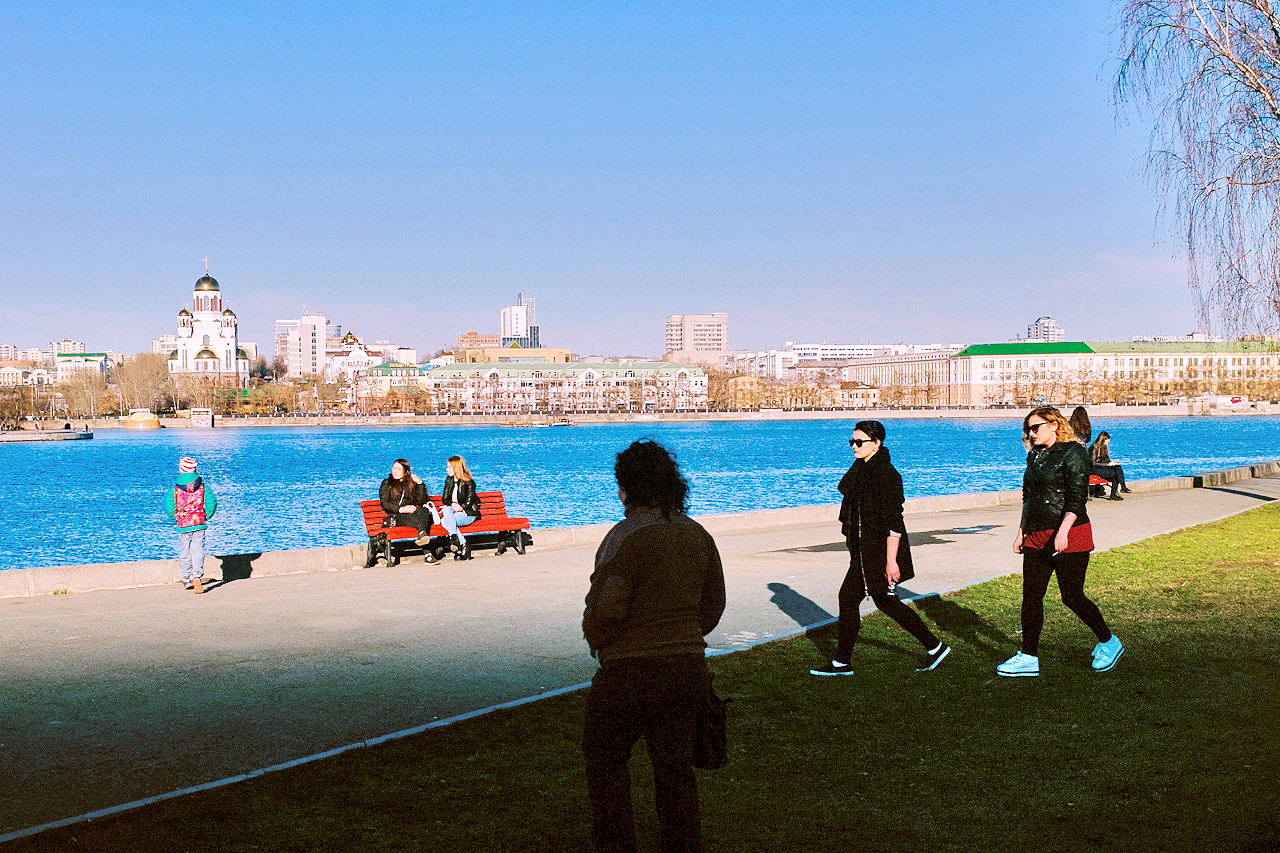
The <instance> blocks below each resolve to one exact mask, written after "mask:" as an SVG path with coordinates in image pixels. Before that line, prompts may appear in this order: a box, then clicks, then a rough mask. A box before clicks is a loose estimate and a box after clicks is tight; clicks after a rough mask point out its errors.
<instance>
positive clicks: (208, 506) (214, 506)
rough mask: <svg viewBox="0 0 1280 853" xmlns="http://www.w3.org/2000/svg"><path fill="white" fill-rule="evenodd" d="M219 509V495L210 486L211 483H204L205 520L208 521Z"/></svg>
mask: <svg viewBox="0 0 1280 853" xmlns="http://www.w3.org/2000/svg"><path fill="white" fill-rule="evenodd" d="M217 511H218V496H217V495H215V494H214V493H213V489H211V488H209V484H208V483H205V484H204V520H205V521H208V520H209V519H211V518H213V514H214V513H215V512H217Z"/></svg>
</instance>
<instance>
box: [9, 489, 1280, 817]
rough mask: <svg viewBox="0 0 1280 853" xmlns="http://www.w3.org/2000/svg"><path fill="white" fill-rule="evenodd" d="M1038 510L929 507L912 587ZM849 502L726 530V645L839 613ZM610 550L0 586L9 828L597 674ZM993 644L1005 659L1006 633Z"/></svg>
mask: <svg viewBox="0 0 1280 853" xmlns="http://www.w3.org/2000/svg"><path fill="white" fill-rule="evenodd" d="M1277 498H1280V479H1278V478H1266V479H1251V480H1243V481H1240V482H1238V483H1233V484H1231V485H1230V486H1224V487H1220V488H1210V489H1194V490H1182V491H1155V492H1135V493H1134V494H1131V495H1128V496H1127V500H1125V501H1123V502H1111V501H1105V500H1096V499H1095V500H1093V501H1091V502H1090V505H1089V512H1090V515H1091V517H1092V518H1093V519H1094V535H1095V540H1096V542H1097V545H1098V547H1099V548H1109V547H1114V546H1117V545H1121V544H1125V543H1128V542H1134V541H1137V540H1140V539H1145V538H1147V537H1150V536H1153V535H1156V534H1159V533H1164V532H1168V531H1171V530H1176V529H1179V528H1182V527H1186V526H1190V525H1194V524H1199V523H1202V522H1205V521H1210V520H1213V519H1217V518H1221V517H1224V516H1227V515H1230V514H1233V513H1235V512H1239V511H1242V510H1245V509H1248V508H1250V507H1253V506H1257V505H1258V504H1260V503H1263V502H1266V501H1270V500H1275V499H1277ZM1018 513H1019V508H1018V507H1008V506H1006V507H990V508H983V509H972V510H960V511H953V512H932V513H919V514H911V515H908V517H907V526H908V530H909V531H910V532H911V538H912V550H913V557H914V558H915V564H916V571H917V574H918V577H917V578H916V579H915V580H913V581H911V582H910V583H908V584H906V585H905V589H906V592H905V595H904V597H909V596H912V595H917V596H918V595H927V594H929V593H933V592H946V591H951V590H956V589H960V588H962V587H965V586H968V585H970V584H973V583H976V582H979V581H982V580H986V579H989V578H992V577H996V576H999V575H1004V574H1009V573H1012V572H1016V571H1017V570H1018V568H1019V558H1018V557H1017V556H1016V555H1015V554H1014V553H1013V550H1012V542H1013V537H1014V532H1015V531H1016V529H1017V524H1018ZM834 515H835V508H834V507H833V508H832V520H831V522H830V523H823V524H803V525H789V526H784V527H768V528H760V529H755V530H745V531H734V532H729V533H718V534H716V541H717V543H718V545H719V547H720V550H721V553H722V556H723V559H724V563H725V570H726V582H727V587H728V608H727V610H726V612H725V615H724V618H723V619H722V620H721V622H720V625H719V626H718V627H717V628H716V630H715V631H713V632H712V634H711V635H710V636H709V637H708V642H709V644H710V646H711V647H712V649H715V650H733V649H737V648H743V647H746V646H750V645H754V644H756V643H758V642H761V641H764V640H767V639H769V638H773V637H778V636H783V635H787V634H792V633H795V632H796V631H797V630H799V629H802V628H804V627H806V626H809V625H813V624H816V623H819V622H822V621H824V620H828V619H830V618H832V616H833V615H834V614H835V613H836V606H837V605H836V594H837V591H838V589H839V586H840V581H841V579H842V577H843V575H844V571H845V569H846V567H847V565H848V558H847V554H846V552H845V550H844V546H843V542H842V540H841V537H840V531H839V525H838V523H837V522H836V521H835V520H834ZM595 547H596V546H595V545H594V544H590V545H574V546H566V547H556V548H546V549H530V550H529V552H528V553H527V554H526V555H524V556H520V555H517V554H515V553H513V552H510V551H508V552H507V554H505V555H504V556H501V557H497V556H494V555H493V553H492V552H491V551H490V552H478V556H477V558H476V559H474V560H471V561H469V562H465V563H459V562H453V561H445V562H443V563H440V564H437V565H425V564H423V563H421V562H411V561H406V562H405V563H402V564H401V565H400V566H398V567H394V568H388V567H385V566H381V565H380V566H378V567H376V568H373V569H364V570H353V571H341V572H325V573H314V574H300V575H290V576H283V577H264V578H254V579H247V580H238V581H229V582H225V583H224V582H221V581H213V582H211V583H209V584H208V585H207V586H206V588H207V589H208V592H207V593H206V594H204V595H201V596H197V595H194V594H192V593H189V592H185V591H183V590H182V588H181V586H180V585H178V584H174V585H172V586H167V587H147V588H139V589H127V590H101V591H96V592H89V593H82V594H77V595H54V596H40V597H34V598H11V599H0V626H2V627H0V674H2V677H3V683H4V690H3V691H0V780H3V787H4V791H5V796H4V797H3V799H2V800H0V836H3V835H5V834H6V833H12V832H15V831H20V830H23V829H26V828H30V827H34V826H38V825H42V824H45V823H48V822H52V821H57V820H62V819H66V818H70V817H73V816H77V815H82V814H85V813H88V812H92V811H96V810H99V809H105V808H110V807H114V806H118V805H121V804H124V803H129V802H133V801H135V800H139V799H142V798H146V797H151V796H156V795H161V794H164V793H166V792H170V791H175V790H178V789H182V788H187V787H190V786H194V785H199V784H203V783H207V782H212V781H215V780H219V779H225V778H227V777H231V776H235V775H238V774H242V773H246V772H250V771H253V770H256V769H260V768H263V767H267V766H270V765H274V764H277V763H281V762H286V761H290V760H295V759H299V758H303V757H306V756H310V755H314V754H316V753H320V752H324V751H326V750H330V749H333V748H336V747H341V746H344V745H347V744H351V743H354V742H359V741H364V740H367V739H369V738H374V737H379V736H382V735H386V734H389V733H392V732H397V731H401V730H404V729H407V728H412V727H414V726H418V725H422V724H424V723H429V722H431V721H433V720H440V719H446V718H449V717H452V716H455V715H458V714H462V713H466V712H470V711H475V710H478V709H483V708H487V707H490V706H493V705H496V704H500V703H504V702H509V701H513V700H518V699H522V698H526V697H531V696H537V695H539V694H542V693H545V692H547V691H550V690H556V689H560V688H564V687H566V686H570V685H575V684H580V683H582V682H585V681H587V680H589V679H590V677H591V675H592V673H593V672H594V669H595V664H594V662H593V661H592V660H591V659H590V658H589V657H588V655H587V649H586V645H585V644H584V643H583V641H582V639H581V630H580V620H581V615H582V600H583V596H584V595H585V594H586V591H587V579H588V576H589V575H590V572H591V564H592V558H593V556H594V553H595ZM950 639H955V638H950ZM957 641H958V642H963V641H964V640H963V638H961V639H959V640H957ZM984 641H985V642H990V643H991V645H992V647H993V649H992V650H993V660H992V664H993V665H994V664H995V663H997V662H998V660H997V659H996V655H995V652H996V651H997V649H996V648H995V647H997V646H999V645H1000V644H999V642H998V638H986V639H985V640H984ZM1004 645H1005V648H1001V649H999V650H998V651H999V653H1000V654H1005V655H1007V654H1012V653H1013V652H1014V651H1016V645H1017V644H1016V639H1015V638H1014V637H1013V636H1010V637H1009V638H1008V639H1007V642H1006V643H1005V644H1004ZM817 662H819V661H818V660H817V658H816V652H815V663H817ZM906 665H908V664H905V663H904V666H906Z"/></svg>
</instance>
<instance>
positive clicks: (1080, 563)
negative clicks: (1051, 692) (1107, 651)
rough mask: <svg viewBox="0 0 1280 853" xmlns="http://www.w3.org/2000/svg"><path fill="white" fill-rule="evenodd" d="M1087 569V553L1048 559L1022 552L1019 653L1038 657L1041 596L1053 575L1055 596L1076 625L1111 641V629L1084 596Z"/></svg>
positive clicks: (1037, 553)
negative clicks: (1081, 625)
mask: <svg viewBox="0 0 1280 853" xmlns="http://www.w3.org/2000/svg"><path fill="white" fill-rule="evenodd" d="M1088 568H1089V552H1088V551H1085V552H1083V553H1079V554H1058V555H1057V556H1056V557H1051V556H1050V555H1049V554H1048V553H1046V552H1044V551H1040V550H1031V549H1027V550H1025V551H1023V552H1022V651H1023V653H1024V654H1028V655H1032V656H1037V655H1039V654H1040V632H1041V630H1042V629H1043V628H1044V596H1045V593H1046V592H1048V590H1049V576H1050V575H1052V574H1054V573H1057V575H1058V592H1059V593H1060V594H1061V595H1062V603H1063V604H1065V605H1066V606H1067V607H1068V608H1069V609H1070V610H1071V612H1072V613H1074V614H1075V615H1076V616H1078V617H1080V621H1081V622H1083V623H1084V624H1086V625H1088V626H1089V628H1090V630H1092V631H1093V633H1094V635H1095V636H1096V637H1097V638H1098V642H1100V643H1105V642H1106V641H1107V640H1110V639H1111V629H1109V628H1108V627H1107V620H1106V619H1103V618H1102V611H1101V610H1099V609H1098V605H1096V604H1094V603H1093V601H1092V599H1090V598H1089V597H1088V596H1086V595H1085V594H1084V576H1085V572H1086V571H1087V570H1088Z"/></svg>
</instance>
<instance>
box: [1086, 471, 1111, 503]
mask: <svg viewBox="0 0 1280 853" xmlns="http://www.w3.org/2000/svg"><path fill="white" fill-rule="evenodd" d="M1109 485H1111V481H1110V480H1108V479H1106V478H1105V477H1099V476H1098V475H1097V474H1090V475H1089V496H1090V497H1101V496H1102V495H1105V494H1106V491H1105V490H1104V491H1103V492H1102V493H1101V494H1098V493H1097V492H1096V489H1097V487H1098V486H1109Z"/></svg>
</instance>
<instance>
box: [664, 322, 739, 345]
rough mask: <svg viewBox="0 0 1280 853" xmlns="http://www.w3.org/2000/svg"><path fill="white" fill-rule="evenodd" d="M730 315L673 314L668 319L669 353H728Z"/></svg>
mask: <svg viewBox="0 0 1280 853" xmlns="http://www.w3.org/2000/svg"><path fill="white" fill-rule="evenodd" d="M728 349H729V315H728V314H672V315H671V316H670V317H668V318H667V352H726V351H727V350H728Z"/></svg>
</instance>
